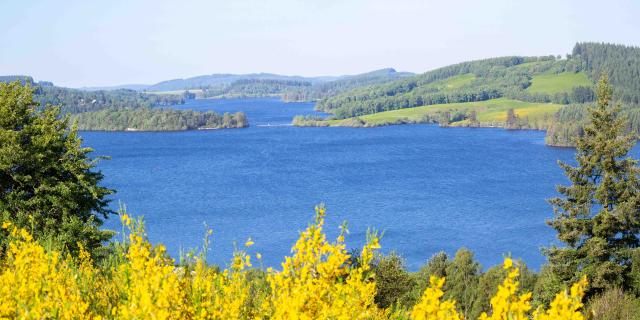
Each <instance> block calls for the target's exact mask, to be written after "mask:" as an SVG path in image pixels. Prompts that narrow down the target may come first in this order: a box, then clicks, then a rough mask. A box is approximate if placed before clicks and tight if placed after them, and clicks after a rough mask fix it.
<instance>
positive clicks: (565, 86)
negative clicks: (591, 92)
mask: <svg viewBox="0 0 640 320" xmlns="http://www.w3.org/2000/svg"><path fill="white" fill-rule="evenodd" d="M591 85H592V83H591V81H590V80H589V78H587V75H586V74H585V73H583V72H578V73H573V72H563V73H559V74H555V73H544V74H539V75H535V76H534V77H533V79H531V86H529V87H528V88H527V91H528V92H529V93H546V94H555V93H559V92H571V89H572V88H573V87H577V86H591Z"/></svg>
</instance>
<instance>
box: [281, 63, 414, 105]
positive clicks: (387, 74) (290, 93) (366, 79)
mask: <svg viewBox="0 0 640 320" xmlns="http://www.w3.org/2000/svg"><path fill="white" fill-rule="evenodd" d="M412 75H413V73H410V72H397V71H396V70H395V69H392V68H387V69H381V70H375V71H371V72H367V73H363V74H357V75H353V76H344V77H340V78H339V79H336V80H333V81H327V82H319V83H315V84H314V85H313V86H305V87H298V88H289V89H288V90H286V91H285V92H284V94H283V95H282V99H283V100H285V101H317V100H320V99H325V98H329V97H332V96H335V95H337V94H340V93H342V92H345V91H348V90H352V89H354V88H357V87H363V86H369V85H374V84H380V83H386V82H391V81H394V80H398V79H401V78H406V77H410V76H412Z"/></svg>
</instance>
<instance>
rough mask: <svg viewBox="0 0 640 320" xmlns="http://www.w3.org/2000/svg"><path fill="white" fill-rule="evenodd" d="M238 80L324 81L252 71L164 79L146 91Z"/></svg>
mask: <svg viewBox="0 0 640 320" xmlns="http://www.w3.org/2000/svg"><path fill="white" fill-rule="evenodd" d="M238 80H278V81H303V82H315V81H322V79H321V78H305V77H298V76H283V75H279V74H272V73H251V74H211V75H204V76H197V77H191V78H186V79H173V80H167V81H162V82H159V83H156V84H154V85H151V86H148V87H146V88H145V90H146V91H175V90H187V89H201V88H206V87H211V86H213V87H216V86H219V85H225V84H226V85H228V84H231V83H233V82H235V81H238Z"/></svg>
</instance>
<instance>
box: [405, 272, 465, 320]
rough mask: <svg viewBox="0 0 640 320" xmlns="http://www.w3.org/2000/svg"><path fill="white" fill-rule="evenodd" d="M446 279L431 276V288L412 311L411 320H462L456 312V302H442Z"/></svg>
mask: <svg viewBox="0 0 640 320" xmlns="http://www.w3.org/2000/svg"><path fill="white" fill-rule="evenodd" d="M444 281H445V280H444V278H438V277H434V276H431V277H430V278H429V287H428V288H427V289H426V290H425V291H424V293H423V294H422V298H421V299H420V302H418V303H417V304H416V305H415V306H414V307H413V310H412V311H411V315H410V316H411V319H414V320H460V319H462V317H461V316H460V314H458V312H457V311H456V303H455V301H450V300H447V301H441V300H440V299H441V298H442V296H443V295H444V292H443V291H442V286H443V285H444Z"/></svg>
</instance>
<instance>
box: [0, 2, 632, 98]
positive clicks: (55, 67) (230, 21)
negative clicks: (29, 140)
mask: <svg viewBox="0 0 640 320" xmlns="http://www.w3.org/2000/svg"><path fill="white" fill-rule="evenodd" d="M577 41H604V42H615V43H622V44H628V45H640V1H639V0H620V1H617V0H609V1H591V0H581V1H577V0H576V1H561V0H556V1H553V0H536V1H534V0H528V1H515V0H491V1H477V0H476V1H473V0H470V1H462V0H448V1H446V0H442V1H427V0H422V1H419V0H418V1H408V0H407V1H405V0H386V1H384V0H380V1H378V0H361V1H360V0H357V1H349V0H342V1H337V0H335V1H334V0H319V1H295V0H283V1H275V0H273V1H269V0H263V1H257V0H256V1H242V0H229V1H215V0H210V1H205V0H202V1H191V0H182V1H160V0H152V1H133V0H110V1H80V0H77V1H76V0H68V1H67V0H65V1H45V0H41V1H37V0H0V74H27V75H31V76H33V77H35V78H36V79H37V80H50V81H53V82H54V83H56V84H58V85H63V86H71V87H80V86H102V85H114V84H124V83H155V82H158V81H162V80H167V79H172V78H185V77H190V76H196V75H202V74H211V73H251V72H272V73H280V74H288V75H304V76H314V75H340V74H354V73H361V72H366V71H370V70H373V69H379V68H384V67H393V68H396V69H398V70H402V71H413V72H424V71H427V70H430V69H434V68H437V67H441V66H444V65H448V64H452V63H456V62H461V61H465V60H470V59H478V58H487V57H493V56H504V55H546V54H563V55H564V54H565V53H568V52H570V51H571V49H572V47H573V44H574V43H575V42H577Z"/></svg>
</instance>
